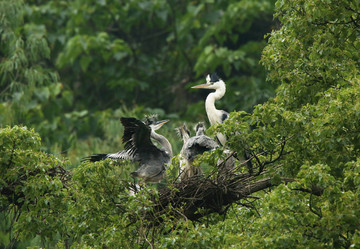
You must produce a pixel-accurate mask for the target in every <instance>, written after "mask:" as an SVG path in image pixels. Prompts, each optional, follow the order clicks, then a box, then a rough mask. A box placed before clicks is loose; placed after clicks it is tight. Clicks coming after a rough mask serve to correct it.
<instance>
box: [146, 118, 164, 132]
mask: <svg viewBox="0 0 360 249" xmlns="http://www.w3.org/2000/svg"><path fill="white" fill-rule="evenodd" d="M167 122H169V120H160V121H158V116H157V115H150V116H146V117H145V121H144V123H145V124H146V125H148V126H150V128H151V129H152V130H153V131H156V130H158V129H160V128H161V127H162V126H163V125H164V124H166V123H167Z"/></svg>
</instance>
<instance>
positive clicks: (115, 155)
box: [81, 150, 136, 162]
mask: <svg viewBox="0 0 360 249" xmlns="http://www.w3.org/2000/svg"><path fill="white" fill-rule="evenodd" d="M106 158H110V159H127V160H136V158H135V157H134V155H131V154H129V153H128V152H127V151H126V150H122V151H119V152H116V153H109V154H94V155H91V156H88V157H84V158H83V159H82V160H81V161H82V162H97V161H101V160H105V159H106Z"/></svg>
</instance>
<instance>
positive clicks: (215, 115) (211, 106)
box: [192, 73, 229, 146]
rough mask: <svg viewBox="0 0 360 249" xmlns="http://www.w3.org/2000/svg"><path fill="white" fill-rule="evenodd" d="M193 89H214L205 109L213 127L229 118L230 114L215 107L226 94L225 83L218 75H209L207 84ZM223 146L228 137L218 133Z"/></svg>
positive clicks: (207, 99)
mask: <svg viewBox="0 0 360 249" xmlns="http://www.w3.org/2000/svg"><path fill="white" fill-rule="evenodd" d="M192 88H204V89H213V90H215V92H212V93H210V94H209V95H208V96H207V98H206V100H205V109H206V114H207V116H208V119H209V122H210V124H211V125H215V124H220V123H223V122H224V121H225V120H226V119H227V118H228V117H229V113H228V112H226V111H223V110H218V109H216V107H215V101H216V100H219V99H221V98H222V97H223V96H224V95H225V92H226V86H225V82H224V81H223V80H222V79H220V78H219V77H218V76H217V74H216V73H213V74H211V76H210V74H208V75H207V76H206V84H201V85H197V86H193V87H192ZM216 137H217V138H218V140H219V142H220V144H221V145H222V146H224V145H225V143H226V136H225V135H223V134H221V133H218V134H216Z"/></svg>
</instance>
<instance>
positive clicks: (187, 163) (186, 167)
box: [179, 123, 219, 181]
mask: <svg viewBox="0 0 360 249" xmlns="http://www.w3.org/2000/svg"><path fill="white" fill-rule="evenodd" d="M204 131H205V126H204V124H203V123H199V124H197V125H196V136H194V137H190V131H189V130H188V128H187V127H186V125H185V124H184V125H183V126H181V127H180V128H179V132H180V134H181V137H182V138H183V141H184V144H183V147H182V149H181V152H180V179H181V180H182V181H183V180H185V179H188V178H189V177H191V176H194V175H199V174H201V173H202V170H201V168H200V167H195V166H194V165H192V164H193V161H194V160H195V158H196V156H198V155H201V154H203V153H204V152H205V151H211V150H214V149H216V148H218V147H219V145H218V144H217V143H216V142H215V141H214V140H213V139H212V138H210V137H208V136H206V135H204Z"/></svg>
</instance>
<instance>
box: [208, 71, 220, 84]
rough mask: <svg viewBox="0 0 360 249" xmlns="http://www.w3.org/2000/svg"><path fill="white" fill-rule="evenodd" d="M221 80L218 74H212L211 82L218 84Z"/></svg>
mask: <svg viewBox="0 0 360 249" xmlns="http://www.w3.org/2000/svg"><path fill="white" fill-rule="evenodd" d="M219 80H220V78H219V76H218V75H217V74H216V73H212V74H211V75H210V82H216V81H219Z"/></svg>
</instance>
